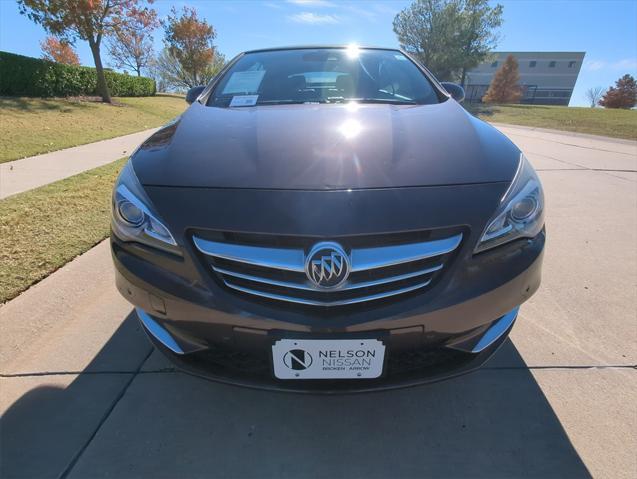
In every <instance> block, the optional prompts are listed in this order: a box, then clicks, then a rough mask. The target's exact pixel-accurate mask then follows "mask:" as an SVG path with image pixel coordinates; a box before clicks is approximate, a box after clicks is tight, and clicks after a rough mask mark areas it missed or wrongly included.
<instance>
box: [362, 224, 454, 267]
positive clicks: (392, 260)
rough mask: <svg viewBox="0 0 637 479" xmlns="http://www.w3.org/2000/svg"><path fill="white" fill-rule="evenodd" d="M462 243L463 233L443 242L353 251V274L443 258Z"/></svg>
mask: <svg viewBox="0 0 637 479" xmlns="http://www.w3.org/2000/svg"><path fill="white" fill-rule="evenodd" d="M461 241H462V233H460V234H457V235H456V236H452V237H450V238H445V239H441V240H434V241H425V242H422V243H411V244H404V245H398V246H381V247H379V248H365V249H355V250H352V254H351V256H352V272H355V271H365V270H368V269H376V268H384V267H387V266H393V265H397V264H402V263H410V262H412V261H418V260H422V259H427V258H432V257H434V256H441V255H443V254H447V253H450V252H451V251H453V250H455V249H456V248H457V247H458V245H459V244H460V242H461Z"/></svg>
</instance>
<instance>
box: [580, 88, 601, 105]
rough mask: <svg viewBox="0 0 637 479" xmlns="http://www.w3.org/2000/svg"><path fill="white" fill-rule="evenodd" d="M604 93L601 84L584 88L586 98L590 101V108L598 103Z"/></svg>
mask: <svg viewBox="0 0 637 479" xmlns="http://www.w3.org/2000/svg"><path fill="white" fill-rule="evenodd" d="M603 94H604V88H603V87H601V86H596V87H591V88H589V89H588V90H586V93H585V96H586V99H587V100H588V101H589V102H590V104H591V108H595V107H596V106H597V104H598V103H599V100H600V98H601V97H602V95H603Z"/></svg>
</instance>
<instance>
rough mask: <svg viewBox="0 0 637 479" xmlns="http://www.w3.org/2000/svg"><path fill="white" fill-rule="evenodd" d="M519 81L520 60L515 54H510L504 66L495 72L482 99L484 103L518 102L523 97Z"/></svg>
mask: <svg viewBox="0 0 637 479" xmlns="http://www.w3.org/2000/svg"><path fill="white" fill-rule="evenodd" d="M519 81H520V72H519V70H518V61H517V60H516V59H515V57H514V56H513V55H509V56H508V57H507V58H506V60H505V61H504V64H503V65H502V67H500V69H499V70H498V71H497V72H495V75H494V76H493V80H491V85H489V89H488V90H487V93H486V94H485V95H484V96H483V97H482V101H483V102H484V103H517V102H518V101H520V98H521V97H522V89H521V88H520V86H519V85H518V82H519Z"/></svg>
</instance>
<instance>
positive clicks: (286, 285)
mask: <svg viewBox="0 0 637 479" xmlns="http://www.w3.org/2000/svg"><path fill="white" fill-rule="evenodd" d="M212 269H214V270H215V271H216V272H217V273H221V274H225V275H228V276H234V277H235V278H240V279H246V280H248V281H255V282H257V283H263V284H271V285H273V286H281V287H282V288H291V289H302V290H305V291H315V292H316V291H323V290H319V289H317V288H316V286H312V285H311V284H309V283H292V282H289V281H278V280H275V279H270V278H262V277H260V276H254V275H251V274H243V273H238V272H236V271H230V270H229V269H224V268H219V267H218V266H213V267H212ZM440 269H442V265H441V264H438V265H436V266H433V267H431V268H426V269H422V270H418V271H414V272H412V273H407V274H400V275H397V276H388V277H386V278H380V279H375V280H372V281H361V282H359V283H347V284H345V285H344V286H342V287H340V288H337V289H331V290H329V291H332V292H334V291H349V290H352V289H360V288H369V287H370V286H378V285H381V284H387V283H393V282H396V281H402V280H405V279H410V278H415V277H417V276H423V275H425V274H429V273H433V272H434V271H438V270H440Z"/></svg>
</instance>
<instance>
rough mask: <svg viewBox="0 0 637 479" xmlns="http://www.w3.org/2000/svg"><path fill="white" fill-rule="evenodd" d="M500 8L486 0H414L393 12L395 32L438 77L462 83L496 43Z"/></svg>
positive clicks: (406, 47)
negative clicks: (405, 6) (468, 71)
mask: <svg viewBox="0 0 637 479" xmlns="http://www.w3.org/2000/svg"><path fill="white" fill-rule="evenodd" d="M502 10H503V9H502V6H501V5H495V6H493V7H491V6H490V5H489V4H488V0H416V1H415V2H414V3H412V4H411V5H410V6H409V7H407V8H405V9H404V10H402V11H401V12H399V13H398V14H397V15H396V17H395V18H394V32H395V33H396V35H397V36H398V41H399V43H400V45H401V47H402V48H403V49H405V50H406V51H407V52H409V53H412V54H413V55H414V56H416V57H417V58H418V59H419V60H420V61H421V62H422V63H423V64H424V65H425V66H426V67H427V68H428V69H429V70H431V71H432V73H433V74H434V75H435V76H436V77H437V78H438V79H440V80H454V81H457V80H460V81H461V83H464V80H465V76H466V72H467V70H470V69H471V68H473V67H475V66H477V65H478V64H479V63H481V62H482V61H483V60H484V59H485V58H486V57H487V55H488V54H489V52H490V51H491V50H493V48H495V46H496V45H497V42H498V35H497V34H496V33H495V30H496V29H497V28H498V27H499V26H500V25H501V24H502Z"/></svg>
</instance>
